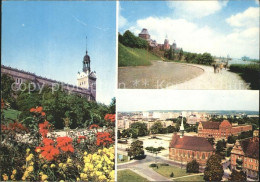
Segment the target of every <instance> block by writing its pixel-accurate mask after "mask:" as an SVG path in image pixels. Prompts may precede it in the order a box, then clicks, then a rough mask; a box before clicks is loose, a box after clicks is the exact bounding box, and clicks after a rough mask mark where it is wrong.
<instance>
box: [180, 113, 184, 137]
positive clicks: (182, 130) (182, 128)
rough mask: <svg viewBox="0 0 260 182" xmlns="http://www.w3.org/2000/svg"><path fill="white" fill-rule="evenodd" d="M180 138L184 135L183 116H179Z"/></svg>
mask: <svg viewBox="0 0 260 182" xmlns="http://www.w3.org/2000/svg"><path fill="white" fill-rule="evenodd" d="M180 132H181V138H182V137H183V135H184V125H183V116H182V117H181V126H180Z"/></svg>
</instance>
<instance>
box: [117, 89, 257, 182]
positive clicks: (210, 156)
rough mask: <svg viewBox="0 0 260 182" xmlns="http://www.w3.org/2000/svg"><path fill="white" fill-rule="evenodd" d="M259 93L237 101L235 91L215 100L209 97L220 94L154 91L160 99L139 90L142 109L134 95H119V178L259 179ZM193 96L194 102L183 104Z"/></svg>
mask: <svg viewBox="0 0 260 182" xmlns="http://www.w3.org/2000/svg"><path fill="white" fill-rule="evenodd" d="M200 93H202V92H200ZM257 94H258V92H254V93H251V94H249V97H247V98H242V99H240V101H237V100H238V98H239V94H234V95H233V96H232V93H231V92H229V93H227V94H222V97H224V98H223V99H221V101H220V100H218V101H217V100H214V99H212V97H216V96H218V94H212V93H206V94H204V95H203V94H201V96H198V94H196V96H197V97H198V98H194V97H193V95H192V94H187V93H186V94H177V96H176V93H174V94H172V96H171V94H166V96H165V95H164V94H157V96H159V97H160V99H154V98H153V96H152V95H151V94H147V92H143V93H142V95H148V96H144V97H145V99H146V100H147V102H146V103H145V104H141V105H142V106H141V107H143V109H142V110H140V106H139V105H140V103H141V101H138V97H137V98H134V97H133V96H134V94H133V95H129V97H130V98H129V99H122V98H123V96H122V98H121V97H120V96H119V97H118V99H120V98H121V99H120V102H118V109H117V110H118V112H117V126H118V134H117V137H118V145H117V162H118V164H117V170H118V172H117V175H118V180H119V181H127V180H126V179H128V180H129V181H131V180H135V181H228V180H229V181H238V180H241V181H246V180H249V181H257V180H258V179H259V168H258V166H259V163H258V162H259V111H258V107H259V104H258V101H256V100H255V101H254V100H253V98H254V97H256V98H257V97H258V96H256V95H257ZM184 95H185V96H186V98H183V96H184ZM177 98H179V99H177ZM197 99H198V100H200V102H199V103H197V105H195V104H190V105H187V104H186V103H188V102H191V103H192V102H196V100H197ZM148 100H149V101H148ZM159 100H161V101H163V102H159ZM168 100H172V101H175V103H174V104H173V103H171V102H170V101H168ZM211 100H213V102H210V101H211ZM121 102H122V103H121ZM232 102H233V103H232ZM123 103H124V104H128V105H130V106H124V104H123ZM152 103H157V104H156V105H153V104H152ZM184 103H185V104H184ZM207 103H208V105H207ZM248 103H250V104H248ZM236 104H239V106H237V105H236ZM193 107H194V109H192V108H193ZM135 108H136V109H135ZM170 108H172V109H170ZM174 108H177V109H174ZM180 108H183V109H180ZM196 108H198V109H196ZM124 179H125V180H124Z"/></svg>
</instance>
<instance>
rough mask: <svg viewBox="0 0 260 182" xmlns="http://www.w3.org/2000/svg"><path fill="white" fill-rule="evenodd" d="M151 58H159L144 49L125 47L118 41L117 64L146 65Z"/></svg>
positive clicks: (121, 65) (149, 62)
mask: <svg viewBox="0 0 260 182" xmlns="http://www.w3.org/2000/svg"><path fill="white" fill-rule="evenodd" d="M151 60H160V58H159V57H157V56H155V55H153V54H151V53H150V52H148V51H147V50H145V49H138V48H130V47H126V46H124V45H123V44H121V43H118V66H119V67H123V66H147V65H151Z"/></svg>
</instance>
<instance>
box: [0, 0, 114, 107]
mask: <svg viewBox="0 0 260 182" xmlns="http://www.w3.org/2000/svg"><path fill="white" fill-rule="evenodd" d="M86 36H87V41H86ZM86 42H87V50H88V54H89V56H90V59H91V70H92V71H96V75H97V91H96V92H97V101H98V102H101V103H105V104H109V103H110V102H111V99H112V97H114V96H115V84H116V83H115V78H116V77H115V70H116V69H115V67H116V2H91V1H87V2H80V1H76V2H71V1H54V2H51V1H26V2H23V1H12V2H6V1H3V2H2V50H1V53H2V58H1V61H2V63H1V64H3V65H5V66H11V67H14V68H18V69H22V70H25V71H29V72H32V73H36V74H37V75H40V76H44V77H47V78H51V79H55V80H58V81H62V82H65V83H70V84H73V85H76V83H77V82H76V80H77V73H78V71H82V61H83V57H84V55H85V52H86Z"/></svg>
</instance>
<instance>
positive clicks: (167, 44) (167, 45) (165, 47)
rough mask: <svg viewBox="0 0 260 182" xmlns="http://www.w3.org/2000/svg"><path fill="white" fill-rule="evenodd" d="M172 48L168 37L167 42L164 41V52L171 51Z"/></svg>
mask: <svg viewBox="0 0 260 182" xmlns="http://www.w3.org/2000/svg"><path fill="white" fill-rule="evenodd" d="M170 48H171V46H170V44H169V40H168V38H167V36H166V38H165V40H164V44H163V49H164V50H169V49H170Z"/></svg>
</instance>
